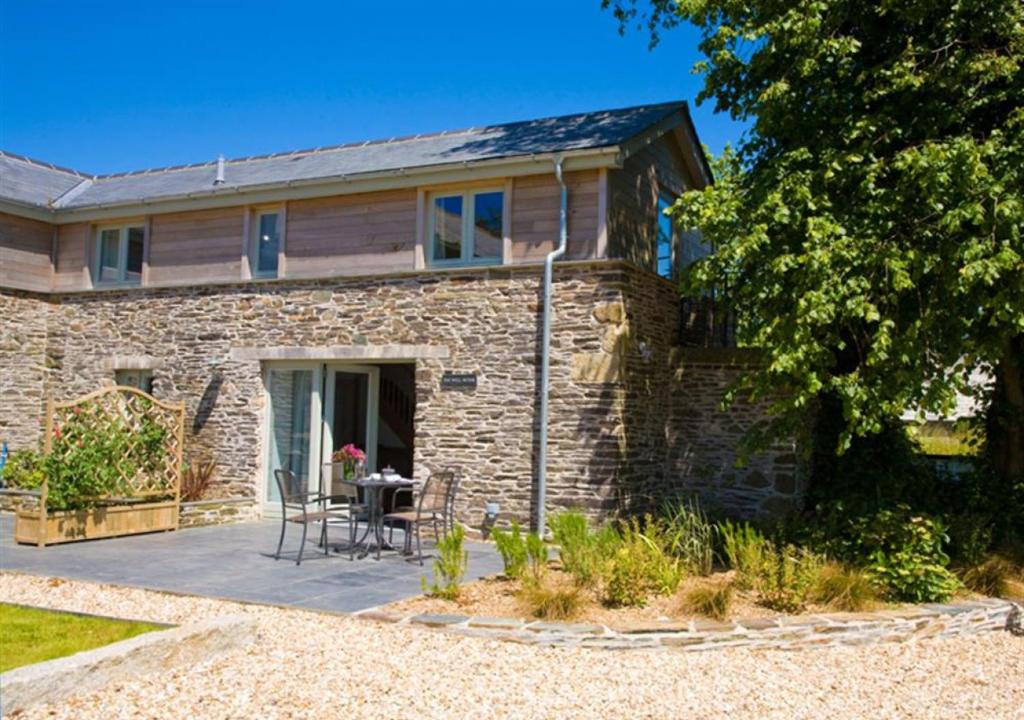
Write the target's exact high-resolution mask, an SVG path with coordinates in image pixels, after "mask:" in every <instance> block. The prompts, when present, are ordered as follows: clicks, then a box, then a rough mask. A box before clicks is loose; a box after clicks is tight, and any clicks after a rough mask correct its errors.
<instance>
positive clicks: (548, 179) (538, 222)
mask: <svg viewBox="0 0 1024 720" xmlns="http://www.w3.org/2000/svg"><path fill="white" fill-rule="evenodd" d="M565 182H566V186H567V187H568V189H569V206H568V209H569V227H568V230H569V244H568V250H567V252H566V255H565V256H566V259H568V260H586V259H589V258H593V257H595V252H596V247H597V232H598V214H597V212H598V191H599V188H598V171H597V170H587V171H583V172H574V173H566V175H565ZM513 192H514V202H513V205H512V262H513V263H524V262H541V261H543V260H544V256H545V255H547V254H548V253H549V252H551V251H552V250H554V249H555V245H556V244H557V243H558V230H559V227H558V223H559V219H558V212H559V204H560V202H561V199H560V189H559V186H558V181H557V180H555V176H554V173H552V174H550V175H530V176H527V177H522V178H516V179H515V182H514V190H513Z"/></svg>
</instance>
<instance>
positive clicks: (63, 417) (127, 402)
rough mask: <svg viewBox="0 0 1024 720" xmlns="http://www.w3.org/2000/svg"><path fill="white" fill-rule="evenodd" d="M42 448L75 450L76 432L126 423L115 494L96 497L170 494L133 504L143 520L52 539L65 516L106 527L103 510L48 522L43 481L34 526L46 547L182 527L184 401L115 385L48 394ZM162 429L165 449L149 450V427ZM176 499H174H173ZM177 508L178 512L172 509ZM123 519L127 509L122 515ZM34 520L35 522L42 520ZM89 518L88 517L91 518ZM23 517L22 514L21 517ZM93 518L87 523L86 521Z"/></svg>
mask: <svg viewBox="0 0 1024 720" xmlns="http://www.w3.org/2000/svg"><path fill="white" fill-rule="evenodd" d="M44 425H45V432H44V436H43V437H44V441H43V452H44V453H45V454H46V455H50V454H51V453H54V452H61V448H63V449H64V452H66V453H67V452H70V448H72V447H73V446H74V443H75V440H76V434H82V435H85V434H88V433H90V432H94V431H96V430H102V429H104V428H110V427H112V426H118V425H119V426H121V427H122V428H124V429H125V430H126V431H127V433H126V437H127V438H128V440H127V442H126V445H125V448H124V450H123V453H122V457H121V459H120V461H115V465H114V468H115V471H116V473H117V476H118V488H117V490H116V492H113V493H110V494H108V495H106V496H104V497H100V498H92V499H93V500H97V501H110V502H114V503H116V502H118V501H121V502H125V501H129V502H130V501H145V500H147V499H155V498H165V499H167V500H166V501H165V502H158V503H152V502H150V503H147V504H139V505H135V506H130V507H136V508H138V518H139V519H138V521H137V522H134V523H133V521H132V520H131V519H128V520H124V519H122V520H120V521H119V526H118V528H117V529H116V530H115V529H113V528H103V527H99V529H98V530H95V531H89V530H85V529H83V530H82V532H81V534H80V535H75V534H74V533H71V534H69V533H68V532H67V530H66V528H65V529H64V530H62V534H61V536H60V539H56V538H53V537H52V531H53V527H54V526H55V525H54V523H53V522H52V521H53V520H55V519H57V516H58V515H59V516H61V518H60V520H61V522H60V523H57V525H59V526H63V525H66V524H67V523H69V522H74V521H79V522H81V524H82V526H83V528H85V527H86V526H87V525H88V526H90V527H92V526H96V525H97V517H99V518H100V520H99V524H100V525H102V518H103V516H104V513H103V512H102V511H89V510H82V511H57V512H56V513H51V514H50V522H49V523H48V521H47V510H46V498H47V492H48V488H47V481H46V480H44V481H43V486H42V488H41V497H40V502H39V512H38V526H37V527H36V528H34V530H35V531H36V536H37V538H38V539H37V544H38V545H39V546H40V547H42V546H44V545H46V544H47V542H48V541H49V542H54V541H57V542H62V541H64V540H68V539H78V538H79V537H80V538H86V537H107V536H110V535H121V534H130V533H132V532H148V531H152V530H172V529H177V526H178V511H179V506H180V500H181V471H182V459H183V456H184V449H185V448H184V437H185V403H183V402H179V403H166V402H163V401H161V400H158V399H156V398H155V397H153V396H152V395H150V394H148V393H146V392H143V391H142V390H139V389H138V388H133V387H127V386H112V387H107V388H103V389H100V390H97V391H95V392H91V393H89V394H88V395H83V396H82V397H79V398H76V399H75V400H72V401H70V402H64V403H56V402H54V401H53V398H52V397H51V398H48V399H47V403H46V416H45V418H44ZM153 428H160V429H162V430H163V438H162V442H161V445H162V448H163V452H162V453H157V454H153V453H150V452H148V449H147V448H146V446H145V440H144V435H145V432H146V431H147V430H152V429H153ZM58 434H60V437H61V440H62V442H60V443H58V444H56V445H55V443H54V438H55V437H56V436H57V435H58ZM171 498H173V500H172V499H171ZM171 508H173V513H172V512H170V509H171ZM119 514H120V515H121V516H122V517H124V516H125V512H121V513H119ZM35 515H36V514H35V513H33V517H31V518H27V517H26V518H25V520H26V521H27V520H32V521H33V523H32V524H33V525H35V524H36V523H35V522H34V521H35V520H36V519H37V518H36V517H35ZM86 516H89V517H88V518H86ZM21 519H22V518H21V517H20V516H19V521H20V520H21ZM86 519H88V522H86ZM27 534H28V531H27V530H22V531H21V532H20V533H19V532H16V535H19V536H20V537H19V538H18V539H19V540H22V541H24V537H25V536H26V535H27Z"/></svg>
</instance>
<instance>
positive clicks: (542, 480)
mask: <svg viewBox="0 0 1024 720" xmlns="http://www.w3.org/2000/svg"><path fill="white" fill-rule="evenodd" d="M555 177H556V178H558V184H559V185H560V186H561V188H562V202H561V206H560V207H559V212H558V247H556V248H555V249H554V250H552V251H551V252H549V253H548V255H547V257H546V258H545V259H544V324H543V330H542V339H541V343H542V345H541V356H540V362H541V365H540V421H539V424H540V448H539V450H538V452H537V532H538V533H539V534H540V535H542V536H543V535H544V533H545V532H546V527H545V525H546V519H545V517H544V514H545V513H544V506H545V504H546V502H547V466H548V390H549V388H548V378H549V375H550V366H551V283H552V275H553V273H554V264H555V260H558V259H559V258H561V257H562V256H563V255H565V247H566V244H567V243H568V239H569V234H568V227H567V219H566V206H567V205H568V198H569V193H568V190H567V189H566V187H565V181H564V180H563V179H562V158H561V157H558V158H555Z"/></svg>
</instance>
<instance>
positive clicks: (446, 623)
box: [356, 598, 1022, 651]
mask: <svg viewBox="0 0 1024 720" xmlns="http://www.w3.org/2000/svg"><path fill="white" fill-rule="evenodd" d="M356 617H358V618H361V619H363V620H369V621H372V622H386V623H401V624H409V625H413V626H416V625H418V626H421V627H430V628H436V629H439V630H443V631H445V632H451V633H456V634H460V635H471V636H474V637H487V638H491V639H494V640H505V641H509V642H515V643H522V644H526V645H540V646H551V647H585V648H594V649H602V650H650V649H653V648H671V649H673V650H686V651H704V650H724V649H726V648H760V649H774V650H806V649H813V648H821V647H826V646H836V645H849V646H858V645H875V644H878V643H896V642H917V641H919V640H924V639H927V638H948V637H957V636H961V635H978V634H981V633H988V632H999V631H1003V630H1005V631H1007V632H1010V633H1013V634H1014V635H1020V634H1021V632H1022V631H1021V629H1020V623H1021V619H1020V618H1021V608H1020V606H1019V605H1017V604H1016V603H1014V602H1011V601H1009V600H999V599H994V598H990V599H985V600H975V601H966V602H961V603H956V604H951V605H919V606H903V607H899V608H895V609H892V610H882V611H878V612H864V613H830V614H826V615H781V616H775V617H752V618H739V619H736V620H730V621H727V622H719V621H716V620H707V619H703V618H700V619H695V620H688V621H685V622H681V623H673V622H657V621H651V622H649V623H647V624H640V625H637V626H634V627H630V628H628V629H623V630H618V629H615V628H610V627H608V626H606V625H593V624H589V623H562V622H548V621H544V620H534V621H530V620H522V619H516V618H496V617H471V616H467V615H434V614H403V613H401V612H396V611H394V610H390V609H388V607H387V606H384V607H383V608H369V609H367V610H363V611H361V612H359V613H357V614H356Z"/></svg>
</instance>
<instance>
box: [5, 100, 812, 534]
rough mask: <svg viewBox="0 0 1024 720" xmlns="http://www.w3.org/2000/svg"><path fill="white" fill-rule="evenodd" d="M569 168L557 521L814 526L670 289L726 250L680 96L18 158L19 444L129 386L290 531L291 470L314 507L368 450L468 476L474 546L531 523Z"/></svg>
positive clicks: (556, 335)
mask: <svg viewBox="0 0 1024 720" xmlns="http://www.w3.org/2000/svg"><path fill="white" fill-rule="evenodd" d="M556 162H557V163H559V164H560V167H561V170H562V173H563V174H562V179H563V180H564V183H565V187H566V191H567V192H566V214H565V216H566V231H567V247H566V251H565V253H564V256H563V257H561V258H559V259H558V260H557V261H556V262H554V266H553V280H552V284H551V305H550V307H551V312H552V326H551V341H550V347H551V350H550V385H549V387H550V390H549V398H550V417H549V423H548V426H547V427H548V462H547V465H546V470H547V483H546V485H547V494H546V501H547V504H546V506H547V507H549V508H556V507H565V506H578V507H583V508H586V509H587V510H588V511H591V512H592V513H594V514H601V513H605V512H609V511H613V510H616V509H618V508H620V507H622V506H623V505H633V506H642V505H644V504H649V503H650V502H653V501H655V500H656V499H657V498H659V497H663V496H665V495H666V494H669V493H681V492H686V493H699V494H701V495H702V496H704V497H705V498H706V499H708V500H710V501H711V502H713V503H715V504H718V505H721V506H723V507H724V508H726V509H730V510H732V511H734V512H739V513H743V514H764V513H773V512H777V511H779V510H782V509H784V508H787V507H789V506H791V505H792V504H793V502H794V501H795V500H796V499H797V498H798V497H799V494H800V489H801V488H800V481H799V474H798V472H797V468H798V466H797V461H796V458H795V456H794V453H793V451H792V448H786V447H781V448H778V449H777V450H776V451H773V452H769V453H765V454H763V455H761V456H758V457H756V458H753V459H752V461H751V462H750V463H748V464H747V465H746V466H745V467H742V468H738V467H736V466H735V464H734V459H735V448H736V441H737V439H738V437H739V436H740V435H741V434H742V433H743V432H744V430H745V429H746V428H747V427H749V424H750V423H751V422H755V421H756V420H757V418H758V417H759V412H760V411H759V409H758V408H757V407H752V406H743V405H739V406H735V407H734V408H733V409H732V410H730V411H729V412H727V413H723V412H720V411H719V408H718V406H719V401H720V399H721V396H722V391H723V389H724V388H725V387H726V385H727V384H728V383H729V381H730V380H731V378H732V377H733V376H734V374H735V372H736V369H737V367H738V366H739V364H740V363H741V362H742V356H741V355H740V354H738V353H737V351H734V350H729V349H722V348H715V347H708V346H709V345H712V344H713V343H710V342H709V341H708V338H706V337H702V336H701V334H700V333H696V334H695V333H694V332H684V331H686V330H687V326H686V322H684V321H685V318H683V317H681V313H682V312H683V311H682V310H681V304H680V301H679V298H678V295H677V292H676V288H675V284H674V282H673V277H674V276H675V275H676V273H677V272H678V271H679V269H680V268H681V267H683V265H684V264H685V263H687V262H691V261H692V260H693V259H694V258H696V257H699V256H700V255H701V254H702V253H704V252H706V250H705V248H703V247H702V246H701V244H700V240H699V236H696V235H693V234H687V233H681V232H679V231H678V230H677V229H675V228H673V227H672V226H671V223H670V222H669V221H668V218H666V217H665V216H664V215H663V214H661V213H660V210H662V209H663V208H664V207H665V206H666V205H667V204H668V203H670V202H671V201H672V199H673V198H674V197H676V196H678V195H679V194H680V193H683V192H686V191H688V190H695V189H696V190H699V189H700V188H702V187H704V186H706V185H707V184H708V183H709V182H711V176H710V171H709V169H708V166H707V163H706V160H705V158H704V155H703V152H702V151H701V149H700V143H699V140H698V138H697V134H696V131H695V128H694V126H693V123H692V121H691V120H690V116H689V113H688V110H687V107H686V104H685V103H683V102H670V103H664V104H658V105H648V106H642V107H634V108H628V109H623V110H611V111H601V112H588V113H583V114H579V115H572V116H564V117H557V118H549V119H541V120H533V121H527V122H519V123H511V124H507V125H497V126H491V127H484V128H474V129H469V130H460V131H449V132H442V133H436V134H429V135H416V136H413V137H405V138H392V139H389V140H383V141H375V142H365V143H355V144H349V145H341V146H335V147H322V148H316V149H312V150H302V151H295V152H285V153H276V154H273V155H266V156H259V157H248V158H242V159H238V160H227V161H225V160H223V159H222V158H221V159H218V160H216V161H213V162H208V163H200V164H196V165H186V166H180V167H170V168H163V169H158V170H146V171H141V172H129V173H124V174H116V175H105V176H93V175H88V174H85V173H82V172H78V171H74V170H69V169H65V168H61V167H57V166H55V165H51V164H49V163H45V162H39V161H36V160H31V159H28V158H25V157H21V156H19V155H15V154H11V153H0V331H2V332H0V336H2V339H0V373H2V376H0V440H4V441H6V442H8V443H9V445H10V447H11V448H12V449H17V448H20V447H28V446H33V445H35V444H36V443H37V442H38V440H39V435H40V431H39V427H40V426H39V418H40V415H41V409H42V407H43V406H44V402H45V397H46V396H47V394H52V395H53V396H54V397H56V398H57V399H58V400H59V399H68V398H70V397H72V396H76V395H79V394H82V393H84V392H87V391H90V390H93V389H95V388H96V387H98V386H99V385H101V384H104V383H114V382H117V383H122V384H133V385H138V386H142V387H144V388H146V389H148V390H151V391H152V392H153V393H154V394H155V395H157V396H158V397H162V398H166V399H172V400H184V401H185V403H186V405H187V408H188V413H189V414H188V427H187V454H188V456H190V457H191V458H193V459H199V458H215V459H216V460H217V462H218V474H217V477H216V481H215V485H214V486H213V488H212V492H214V493H215V494H216V495H219V496H224V497H228V496H231V497H246V498H251V500H252V502H253V503H254V504H256V505H257V506H258V508H259V509H260V510H261V511H263V512H265V513H266V514H272V513H273V511H274V508H275V505H274V502H275V492H276V491H275V488H274V487H273V481H272V474H271V470H272V469H273V468H275V467H289V468H291V469H292V470H294V471H295V472H296V473H298V474H299V475H300V476H302V477H305V478H307V479H308V481H309V483H310V485H311V487H315V486H316V483H317V481H318V478H319V475H318V474H319V472H320V467H321V463H322V462H323V461H324V460H325V459H326V458H327V457H329V455H330V453H331V451H332V450H335V449H337V448H338V447H340V446H342V445H344V444H346V443H349V442H352V443H355V444H356V445H358V446H360V447H362V448H365V449H366V450H367V453H368V455H369V464H370V465H371V468H382V467H384V466H386V465H390V466H392V467H394V468H395V469H396V470H398V471H399V472H402V473H404V474H411V475H413V476H416V477H418V478H422V477H424V476H425V475H426V474H427V473H428V472H429V471H431V470H433V469H437V468H441V467H445V466H454V467H457V468H459V469H460V470H461V471H462V474H463V478H464V479H463V485H462V490H461V493H460V497H459V499H458V505H457V511H458V514H459V516H460V517H461V518H462V519H463V520H464V521H466V522H467V523H470V524H471V525H475V524H478V523H479V522H480V521H481V518H482V514H483V511H484V505H485V503H487V502H497V503H499V505H500V507H501V513H502V516H503V517H506V518H507V517H512V516H516V517H519V518H521V519H523V520H526V519H528V518H530V517H533V516H534V515H535V511H536V507H537V502H538V500H537V497H536V494H537V481H536V479H537V475H538V467H537V464H538V463H537V455H538V438H539V437H540V433H539V425H538V407H539V403H540V397H541V387H540V382H539V376H540V372H541V370H540V368H541V352H542V343H541V338H542V314H543V305H544V292H543V289H544V279H543V278H544V261H545V258H546V256H547V255H548V253H550V252H552V250H554V249H555V248H556V246H557V245H558V244H559V242H560V229H561V222H560V207H561V197H562V192H561V186H560V183H559V177H558V176H556V171H555V168H556ZM690 329H691V330H692V328H690Z"/></svg>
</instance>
